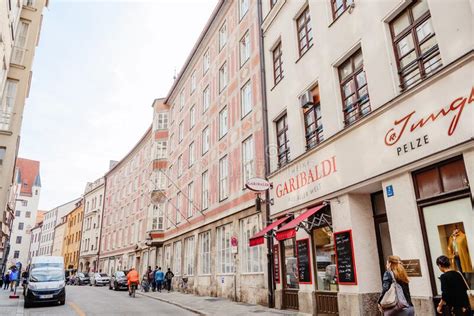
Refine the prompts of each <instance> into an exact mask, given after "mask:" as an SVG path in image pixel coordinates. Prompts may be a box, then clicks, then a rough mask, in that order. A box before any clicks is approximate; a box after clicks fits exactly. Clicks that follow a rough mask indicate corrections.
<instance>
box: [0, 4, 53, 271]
mask: <svg viewBox="0 0 474 316" xmlns="http://www.w3.org/2000/svg"><path fill="white" fill-rule="evenodd" d="M47 5H48V1H47V0H25V1H23V0H19V1H2V2H1V3H0V224H1V227H0V258H2V263H1V265H2V266H3V260H5V257H6V252H8V251H6V250H7V249H9V244H8V239H9V235H10V230H11V225H12V218H13V210H14V204H15V201H7V200H8V197H9V196H10V195H9V190H10V186H11V185H12V182H13V173H14V170H15V161H16V156H17V152H18V146H19V141H20V138H19V136H20V128H21V121H22V117H23V109H24V106H25V100H26V98H27V97H28V92H29V89H30V87H29V85H30V83H31V76H32V72H31V67H32V63H33V57H34V53H35V49H36V45H37V44H38V40H39V33H40V29H41V21H42V18H43V15H42V12H43V8H44V7H45V6H47ZM12 196H13V195H12ZM10 242H11V241H10ZM2 269H3V267H2ZM2 269H0V270H2Z"/></svg>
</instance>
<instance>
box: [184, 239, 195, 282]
mask: <svg viewBox="0 0 474 316" xmlns="http://www.w3.org/2000/svg"><path fill="white" fill-rule="evenodd" d="M193 274H194V237H189V238H186V239H185V240H184V275H193Z"/></svg>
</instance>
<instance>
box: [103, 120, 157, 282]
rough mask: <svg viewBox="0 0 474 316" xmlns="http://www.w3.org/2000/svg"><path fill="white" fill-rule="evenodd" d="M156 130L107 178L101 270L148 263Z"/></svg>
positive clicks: (143, 138) (115, 164)
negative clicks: (152, 158) (153, 142)
mask: <svg viewBox="0 0 474 316" xmlns="http://www.w3.org/2000/svg"><path fill="white" fill-rule="evenodd" d="M151 150H152V128H151V126H150V127H149V128H148V130H147V131H146V133H145V134H144V135H143V137H142V138H141V139H140V140H139V142H138V143H137V144H136V145H135V146H134V147H133V149H132V150H131V151H130V152H129V153H128V154H127V155H126V156H125V157H124V158H123V159H122V160H120V161H119V162H116V163H113V164H111V169H110V170H109V171H108V172H107V173H106V175H105V185H106V190H105V205H104V211H103V220H102V223H101V226H102V228H101V233H100V246H99V247H100V248H99V270H101V271H102V272H106V273H109V274H111V273H113V272H114V271H117V270H122V269H130V268H131V267H135V268H136V269H137V270H138V271H139V272H140V273H141V272H143V271H144V269H146V266H147V264H148V251H147V250H146V249H147V245H146V241H147V238H148V236H147V234H146V228H147V223H146V221H147V216H148V209H149V205H150V193H149V191H150V190H149V189H150V187H151V184H152V183H151V178H150V176H151V159H150V158H151Z"/></svg>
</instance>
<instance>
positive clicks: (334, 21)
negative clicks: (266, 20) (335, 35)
mask: <svg viewBox="0 0 474 316" xmlns="http://www.w3.org/2000/svg"><path fill="white" fill-rule="evenodd" d="M354 8H355V6H353V4H351V5H350V6H348V7H346V8H345V9H344V11H342V12H341V14H339V16H337V17H336V18H335V19H333V20H332V22H331V23H329V25H328V28H330V27H331V26H332V25H333V24H334V23H336V21H337V20H339V18H340V17H341V16H343V15H344V13H346V11H348V10H350V9H352V10H354ZM331 10H332V9H331ZM350 13H352V11H351V12H350Z"/></svg>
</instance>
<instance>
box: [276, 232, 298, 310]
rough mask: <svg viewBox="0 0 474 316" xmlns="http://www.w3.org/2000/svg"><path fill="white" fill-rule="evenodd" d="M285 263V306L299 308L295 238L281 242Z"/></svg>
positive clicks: (283, 261)
mask: <svg viewBox="0 0 474 316" xmlns="http://www.w3.org/2000/svg"><path fill="white" fill-rule="evenodd" d="M280 248H281V249H283V250H282V251H281V255H282V263H283V308H288V309H295V310H298V309H299V304H298V291H299V287H300V284H299V282H298V262H297V259H296V246H295V239H294V238H291V239H286V240H284V241H283V242H282V243H281V244H280Z"/></svg>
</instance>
